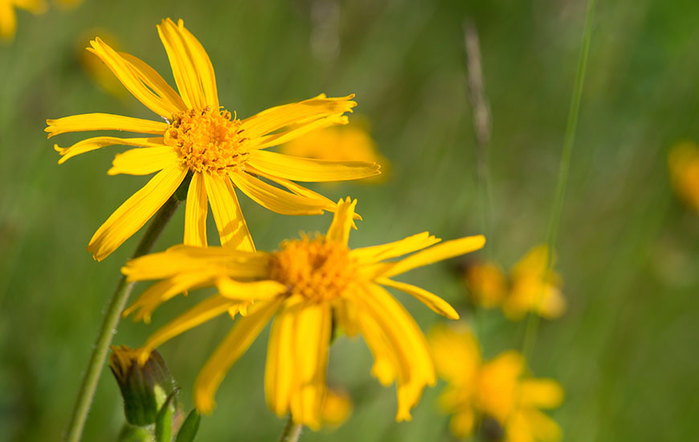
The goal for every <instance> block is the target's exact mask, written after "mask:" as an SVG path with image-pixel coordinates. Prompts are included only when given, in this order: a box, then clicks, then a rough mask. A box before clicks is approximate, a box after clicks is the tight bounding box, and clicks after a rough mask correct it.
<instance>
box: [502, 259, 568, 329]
mask: <svg viewBox="0 0 699 442" xmlns="http://www.w3.org/2000/svg"><path fill="white" fill-rule="evenodd" d="M547 267H548V248H547V247H546V246H545V245H538V246H536V247H534V248H532V249H531V250H529V252H527V254H526V255H524V258H522V259H521V260H520V261H519V262H518V263H517V264H515V266H514V267H513V268H512V270H511V271H510V292H509V293H508V295H507V297H506V298H505V301H504V302H503V304H502V310H503V312H505V315H506V316H507V317H509V318H510V319H521V318H523V317H524V315H525V314H526V313H527V312H530V311H531V312H534V313H536V314H538V315H539V316H542V317H544V318H548V319H553V318H558V317H560V316H561V315H562V314H563V313H564V312H565V309H566V300H565V298H564V297H563V294H562V293H561V290H560V286H561V277H560V275H558V273H556V272H555V271H553V270H552V269H548V268H547Z"/></svg>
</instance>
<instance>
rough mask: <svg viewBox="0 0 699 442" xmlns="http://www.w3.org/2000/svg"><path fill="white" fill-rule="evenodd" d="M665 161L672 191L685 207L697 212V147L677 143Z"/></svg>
mask: <svg viewBox="0 0 699 442" xmlns="http://www.w3.org/2000/svg"><path fill="white" fill-rule="evenodd" d="M667 161H668V167H669V169H670V182H671V184H672V187H673V189H674V190H675V192H676V193H677V195H678V196H679V197H680V198H681V199H682V200H683V201H684V202H685V204H687V206H689V207H690V208H691V209H693V210H695V211H697V212H699V146H697V145H696V144H695V143H692V142H689V141H685V142H682V143H678V144H677V145H676V146H674V147H673V148H672V149H671V150H670V154H669V155H668V158H667Z"/></svg>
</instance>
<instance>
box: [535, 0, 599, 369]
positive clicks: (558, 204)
mask: <svg viewBox="0 0 699 442" xmlns="http://www.w3.org/2000/svg"><path fill="white" fill-rule="evenodd" d="M594 15H595V0H588V2H587V11H586V13H585V28H584V30H583V36H582V46H581V48H580V56H579V58H578V67H577V69H576V71H575V83H574V86H573V95H572V97H571V100H570V108H569V110H568V121H567V123H566V131H565V136H564V138H563V151H562V153H561V164H560V167H559V169H558V181H557V183H556V193H555V196H554V200H553V208H552V210H551V216H550V218H549V224H548V229H547V233H546V245H547V247H548V257H547V263H546V269H545V270H544V273H543V275H545V274H547V273H548V272H549V271H550V270H551V266H552V264H553V260H552V256H553V255H554V254H555V250H556V242H557V239H558V226H559V224H560V221H561V214H562V213H563V200H564V199H565V193H566V187H567V185H568V174H569V171H570V162H571V158H572V156H573V142H574V141H575V132H576V130H577V127H578V117H579V115H580V101H581V100H582V92H583V86H584V84H585V72H586V70H587V59H588V55H589V53H590V41H591V40H592V22H593V20H594ZM543 275H542V276H543ZM542 295H543V293H539V295H538V296H537V298H538V299H537V302H536V304H535V305H538V304H539V303H540V302H541V297H542ZM538 326H539V317H538V315H536V314H533V313H529V315H528V317H527V324H526V328H525V332H524V342H523V344H522V354H523V355H524V357H525V358H528V357H529V356H530V353H531V351H532V349H533V347H534V344H535V342H536V333H537V329H538Z"/></svg>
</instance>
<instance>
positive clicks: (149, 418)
mask: <svg viewBox="0 0 699 442" xmlns="http://www.w3.org/2000/svg"><path fill="white" fill-rule="evenodd" d="M111 349H112V354H111V355H110V356H109V368H111V370H112V373H114V377H115V378H116V381H117V384H119V389H120V390H121V397H122V398H123V399H124V414H125V415H126V421H127V422H128V423H130V424H131V425H136V426H139V427H143V426H146V425H150V424H153V423H154V422H155V420H156V417H157V415H158V411H159V410H160V409H161V407H162V406H163V405H164V404H165V402H166V401H167V398H168V396H169V395H170V394H172V393H173V392H174V391H175V389H176V385H175V381H174V379H173V378H172V376H170V372H169V371H168V369H167V367H166V366H165V361H163V358H162V356H160V353H158V352H157V351H153V352H151V354H150V356H149V357H148V359H147V360H146V361H145V363H143V364H139V362H138V358H139V355H140V352H139V351H138V350H133V349H131V348H129V347H127V346H125V345H122V346H120V347H116V346H112V347H111ZM172 402H174V401H171V404H168V405H169V406H170V405H172V406H173V407H175V404H174V403H172ZM175 408H176V407H175Z"/></svg>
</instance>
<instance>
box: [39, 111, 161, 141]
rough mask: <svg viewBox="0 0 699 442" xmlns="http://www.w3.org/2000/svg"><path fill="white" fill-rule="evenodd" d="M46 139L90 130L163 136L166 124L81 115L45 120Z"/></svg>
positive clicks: (116, 116) (96, 115)
mask: <svg viewBox="0 0 699 442" xmlns="http://www.w3.org/2000/svg"><path fill="white" fill-rule="evenodd" d="M46 124H47V127H46V128H45V129H44V131H45V132H48V134H49V135H48V137H49V138H51V137H53V136H54V135H59V134H64V133H68V132H83V131H90V130H122V131H125V132H138V133H146V134H161V135H162V134H163V133H165V131H166V130H167V123H164V122H162V121H151V120H144V119H141V118H132V117H124V116H122V115H112V114H99V113H94V114H81V115H71V116H69V117H63V118H56V119H53V120H46Z"/></svg>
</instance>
